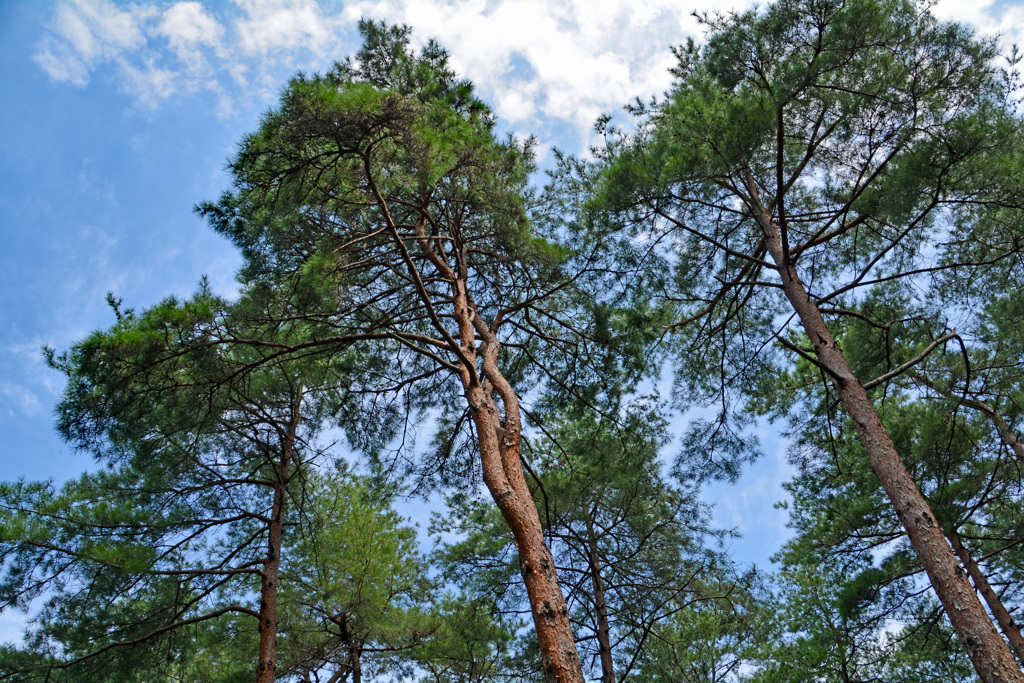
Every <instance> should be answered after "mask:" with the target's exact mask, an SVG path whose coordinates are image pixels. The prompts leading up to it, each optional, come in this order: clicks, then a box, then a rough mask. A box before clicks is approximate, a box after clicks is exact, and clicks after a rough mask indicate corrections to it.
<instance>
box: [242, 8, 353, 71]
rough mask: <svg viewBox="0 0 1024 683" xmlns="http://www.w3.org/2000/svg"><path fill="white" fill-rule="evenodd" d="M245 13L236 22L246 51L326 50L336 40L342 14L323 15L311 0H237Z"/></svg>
mask: <svg viewBox="0 0 1024 683" xmlns="http://www.w3.org/2000/svg"><path fill="white" fill-rule="evenodd" d="M236 4H237V5H239V7H241V8H242V10H244V12H245V16H244V17H243V18H240V19H239V20H237V21H236V22H235V30H236V32H237V38H238V45H239V47H240V49H241V51H242V52H244V53H245V54H248V55H253V56H261V57H266V56H269V55H270V54H272V53H275V52H281V51H286V52H287V51H295V52H298V51H304V50H309V51H312V52H314V53H316V54H320V55H323V54H327V53H329V52H330V51H331V50H332V49H334V48H336V47H337V44H338V39H337V35H338V29H339V28H340V23H341V18H340V17H337V16H335V17H331V16H326V15H324V14H323V12H321V10H320V6H319V5H318V4H317V3H316V2H314V0H269V1H267V0H263V1H258V0H236Z"/></svg>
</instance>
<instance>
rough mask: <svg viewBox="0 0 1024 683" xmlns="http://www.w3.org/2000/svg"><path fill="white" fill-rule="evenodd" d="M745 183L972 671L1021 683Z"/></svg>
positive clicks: (997, 682)
mask: <svg viewBox="0 0 1024 683" xmlns="http://www.w3.org/2000/svg"><path fill="white" fill-rule="evenodd" d="M746 184H747V190H748V192H749V197H748V199H749V201H750V204H751V209H752V210H753V212H754V218H755V219H756V220H757V223H758V225H759V227H760V228H761V231H762V232H763V234H764V237H765V243H766V245H767V248H768V252H769V254H770V255H771V257H772V260H773V261H774V263H775V264H776V266H777V268H778V270H779V275H780V278H781V280H782V288H783V292H784V293H785V295H786V298H787V299H788V300H789V302H790V304H791V305H792V306H793V309H794V311H795V312H796V314H797V316H799V318H800V323H801V325H802V326H803V328H804V331H805V332H806V333H807V337H808V338H809V339H810V341H811V345H812V346H813V348H814V353H815V355H816V356H817V361H818V363H819V364H820V365H821V367H822V368H823V369H824V370H825V371H826V372H827V373H828V374H829V376H830V379H831V381H832V385H833V387H835V390H836V394H837V395H838V397H839V400H840V402H841V403H842V404H843V407H844V408H846V412H847V414H848V415H849V416H850V419H851V420H852V421H853V424H854V426H855V428H856V430H857V435H858V437H859V438H860V442H861V444H862V445H863V447H864V450H865V451H866V452H867V455H868V459H869V461H870V463H871V469H872V470H873V471H874V472H875V474H876V475H877V476H878V479H879V481H880V482H881V484H882V488H883V489H884V490H885V493H886V495H887V496H888V497H889V500H890V502H891V503H892V505H893V508H894V509H895V511H896V515H897V517H899V520H900V522H901V523H902V524H903V527H904V528H905V529H906V530H907V535H908V536H909V537H910V543H911V545H912V546H913V547H914V550H915V552H916V553H917V556H918V559H920V561H921V564H922V565H923V566H924V569H925V571H926V572H927V574H928V578H929V580H930V581H931V584H932V587H933V588H934V589H935V594H936V595H937V596H938V598H939V601H940V602H941V603H942V606H943V608H944V609H945V611H946V614H947V615H948V616H949V620H950V622H951V623H952V625H953V629H954V631H955V632H956V634H957V637H958V638H959V639H960V642H961V643H962V644H963V646H964V648H965V649H966V651H967V655H968V657H970V660H971V663H972V664H973V665H974V669H975V671H977V673H978V676H979V677H980V678H981V680H982V681H984V683H1006V682H1008V681H1009V682H1013V683H1024V672H1022V671H1021V668H1020V667H1019V666H1018V665H1017V663H1016V661H1014V658H1013V655H1012V654H1011V653H1010V650H1009V648H1008V647H1007V645H1006V642H1005V641H1004V640H1003V639H1002V638H1001V637H1000V636H999V633H998V632H997V631H996V629H995V626H994V625H993V624H992V620H991V619H990V618H989V616H988V614H986V613H985V609H984V608H983V607H982V605H981V602H979V601H978V598H977V596H976V595H975V594H974V589H973V588H972V587H971V584H970V583H969V582H968V581H967V577H966V576H965V575H964V573H963V571H961V569H960V563H959V562H958V561H957V558H956V556H955V555H954V554H953V550H952V549H951V548H950V546H949V543H947V542H946V537H945V534H944V533H943V531H942V528H941V527H940V526H939V524H938V523H937V522H936V521H935V515H933V514H932V511H931V509H930V508H929V506H928V503H927V501H925V499H924V496H923V495H922V494H921V492H920V490H918V488H917V485H916V484H915V483H914V480H913V479H912V478H911V476H910V473H909V472H908V471H907V468H906V466H905V465H904V464H903V460H902V459H901V458H900V456H899V454H898V453H897V452H896V447H895V446H894V445H893V443H892V439H891V438H890V436H889V432H888V431H887V430H886V428H885V425H884V424H883V423H882V420H881V418H880V417H879V416H878V412H877V411H876V410H875V407H874V405H873V404H872V403H871V399H870V398H869V397H868V393H867V391H866V390H865V389H864V385H862V384H861V383H860V381H859V380H858V379H857V377H856V376H855V375H854V374H853V371H852V370H851V369H850V365H849V364H848V363H847V362H846V358H845V357H844V356H843V353H842V351H841V350H840V349H839V345H838V344H837V343H836V341H835V339H834V338H833V337H832V333H831V332H830V331H829V329H828V326H827V325H826V324H825V319H824V317H822V314H821V310H820V309H819V308H818V305H817V303H815V302H814V301H813V300H812V299H811V296H810V294H809V293H808V292H807V289H806V288H805V287H804V285H803V283H802V282H801V281H800V278H799V276H798V274H797V271H796V267H795V265H794V264H793V262H792V261H791V259H790V258H789V254H788V251H787V250H785V249H784V248H783V243H782V238H781V235H780V230H779V225H778V224H777V222H776V221H775V220H774V219H772V217H771V215H770V214H769V213H768V211H767V210H766V209H765V208H764V207H763V206H762V205H761V204H760V202H759V200H758V190H757V186H756V184H755V183H754V179H753V177H752V176H750V175H749V174H748V176H747V178H746Z"/></svg>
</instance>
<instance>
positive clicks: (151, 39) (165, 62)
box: [35, 0, 1024, 141]
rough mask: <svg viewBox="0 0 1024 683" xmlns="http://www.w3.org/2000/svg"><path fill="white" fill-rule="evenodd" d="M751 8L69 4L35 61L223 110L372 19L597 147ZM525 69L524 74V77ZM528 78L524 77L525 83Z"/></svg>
mask: <svg viewBox="0 0 1024 683" xmlns="http://www.w3.org/2000/svg"><path fill="white" fill-rule="evenodd" d="M750 4H751V2H750V1H749V0H735V1H733V0H694V1H693V2H687V3H680V2H679V1H678V0H648V1H647V2H643V3H636V2H632V1H631V0H589V1H586V2H585V1H584V0H572V1H571V2H557V3H551V2H546V1H542V0H497V1H495V0H447V1H446V0H353V1H352V2H349V3H346V4H345V5H344V6H343V7H342V8H341V9H332V8H333V7H334V3H321V2H317V1H316V0H234V3H233V4H232V5H223V4H214V3H211V2H197V1H195V0H189V1H179V2H175V3H173V4H170V5H168V4H166V3H163V4H159V5H157V4H153V3H152V2H150V3H148V4H139V5H128V6H125V5H115V4H114V3H112V2H110V1H109V0H98V1H94V2H88V1H87V0H69V1H68V2H64V3H62V4H60V5H58V7H57V9H56V11H55V13H54V18H53V21H52V23H51V26H50V31H49V33H48V34H47V35H46V36H44V37H43V38H42V39H41V40H40V41H39V43H38V45H37V50H36V54H35V59H36V61H37V63H39V65H40V66H41V67H42V68H43V69H44V70H45V71H46V72H47V73H48V74H49V75H50V76H51V77H52V78H53V79H54V80H56V81H59V82H65V83H70V84H73V85H76V86H79V87H84V86H85V85H86V84H87V83H88V82H89V78H90V77H91V75H92V74H93V73H95V72H96V71H97V70H98V69H101V68H112V69H113V70H114V72H115V76H116V78H119V79H121V81H122V82H123V86H122V87H123V89H124V90H125V91H126V92H129V93H130V94H131V96H132V97H133V98H134V99H135V100H137V101H138V102H140V103H142V104H144V105H147V106H156V105H157V104H158V103H159V102H160V101H161V100H163V99H166V98H167V97H170V96H171V95H173V94H175V93H177V92H182V91H186V92H187V91H196V90H208V91H211V92H212V93H214V95H215V97H216V107H217V109H218V111H220V112H222V113H226V112H230V111H231V110H232V108H233V107H232V99H231V97H232V95H234V96H236V97H238V96H241V97H248V98H257V99H260V100H269V99H272V98H273V97H274V95H275V93H276V92H277V91H278V89H279V88H280V85H281V83H282V81H283V79H284V78H285V77H286V75H287V74H288V72H290V71H294V70H295V69H298V68H303V69H307V70H310V69H318V68H319V69H323V68H326V67H328V66H329V65H330V63H331V61H333V60H334V59H339V58H342V57H344V56H345V55H347V54H350V53H351V52H352V50H353V48H354V47H355V46H354V45H353V44H351V43H350V42H349V41H350V39H351V36H352V30H353V28H354V24H355V21H356V20H357V19H358V18H359V17H362V16H366V17H371V18H377V19H385V20H387V21H389V22H392V23H399V22H401V23H407V24H409V25H410V26H413V27H414V29H415V33H414V36H413V38H414V40H416V41H418V42H420V43H422V42H425V41H426V40H427V39H428V38H436V39H438V40H439V41H440V42H441V44H442V45H444V46H445V47H446V48H448V49H449V50H450V51H451V54H452V65H453V66H454V68H455V69H456V70H458V71H459V72H460V73H461V74H464V75H465V76H467V77H468V78H470V79H471V80H472V81H474V82H475V83H476V84H477V86H478V87H479V88H480V90H481V94H482V95H483V96H484V98H485V99H487V100H489V101H491V102H492V103H493V104H494V106H495V110H496V111H497V113H498V114H499V116H501V117H502V118H503V119H504V120H505V121H506V122H507V123H508V124H509V125H510V126H511V127H514V128H518V129H528V130H538V129H540V130H543V129H545V128H546V127H548V126H550V125H552V124H553V123H554V122H566V123H569V124H570V125H571V126H572V127H573V128H574V129H575V130H577V131H579V133H580V135H581V138H582V139H583V140H584V141H586V140H587V138H588V136H589V135H590V134H589V133H588V131H589V130H590V127H591V125H592V123H593V120H594V118H595V117H596V116H597V115H599V114H601V113H603V112H615V111H618V110H619V108H620V107H621V106H622V105H623V104H624V103H626V102H629V101H631V100H632V99H633V98H635V97H637V96H639V97H642V98H644V99H646V98H648V97H650V96H651V95H657V94H659V93H661V92H663V91H664V90H665V89H666V88H667V87H668V86H669V83H670V76H669V74H668V67H669V66H671V65H672V63H673V57H672V55H671V54H670V52H669V47H670V46H671V45H673V44H678V43H682V42H684V41H685V40H686V39H687V38H688V37H699V36H700V31H701V27H700V25H699V23H698V21H697V20H696V19H695V18H694V17H693V16H692V12H694V11H697V12H715V11H729V10H733V9H735V10H742V9H744V8H746V7H748V6H750ZM936 11H937V12H938V13H939V14H940V15H942V16H945V17H949V18H954V19H958V20H967V21H971V22H974V23H975V25H977V26H979V28H980V29H981V30H982V31H985V32H990V33H992V32H999V33H1001V34H1002V35H1003V36H1004V37H1005V39H1006V41H1007V42H1009V41H1012V40H1019V39H1024V33H1022V30H1024V29H1022V27H1024V7H1022V6H1021V3H1020V2H1013V3H1008V4H1007V3H997V2H995V1H994V0H983V2H982V4H978V3H970V4H968V3H966V2H964V1H963V0H942V1H941V2H940V3H939V4H938V6H937V10H936ZM520 67H523V68H520ZM523 69H525V70H526V71H527V74H526V75H525V78H524V77H523V75H522V74H521V73H520V72H521V71H522V70H523Z"/></svg>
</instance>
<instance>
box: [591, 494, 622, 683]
mask: <svg viewBox="0 0 1024 683" xmlns="http://www.w3.org/2000/svg"><path fill="white" fill-rule="evenodd" d="M586 523H587V545H588V548H587V550H588V554H587V559H588V562H589V564H590V578H591V581H592V583H593V585H594V609H595V610H596V611H597V651H598V655H599V656H600V658H601V683H615V666H614V662H613V661H612V639H611V632H612V629H611V624H610V623H609V622H608V603H607V601H606V600H605V597H604V585H603V583H602V581H601V558H600V555H598V552H597V535H596V534H595V533H594V521H593V519H591V517H590V515H589V514H588V515H587V517H586Z"/></svg>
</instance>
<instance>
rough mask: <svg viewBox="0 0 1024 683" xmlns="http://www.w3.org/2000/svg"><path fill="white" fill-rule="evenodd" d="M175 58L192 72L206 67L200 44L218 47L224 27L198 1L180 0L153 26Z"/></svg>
mask: <svg viewBox="0 0 1024 683" xmlns="http://www.w3.org/2000/svg"><path fill="white" fill-rule="evenodd" d="M156 33H157V34H159V35H162V36H164V37H165V38H166V39H167V43H168V45H169V46H170V48H171V49H172V50H174V52H175V54H176V55H177V56H178V59H180V60H181V62H182V63H183V64H185V65H186V67H187V68H188V69H189V70H190V71H191V72H193V73H195V72H200V71H204V70H205V68H206V64H205V61H206V60H205V59H204V56H203V51H202V47H203V46H208V47H212V48H215V49H217V48H219V47H220V42H221V37H222V36H223V35H224V27H223V26H221V25H220V24H219V23H217V20H216V19H214V18H213V17H212V16H211V15H210V14H208V13H207V12H206V10H205V9H203V6H202V5H201V4H200V3H198V2H179V3H176V4H175V5H173V6H172V7H170V8H169V9H168V10H167V11H166V12H164V15H163V19H162V20H161V21H160V24H159V26H157V27H156Z"/></svg>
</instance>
